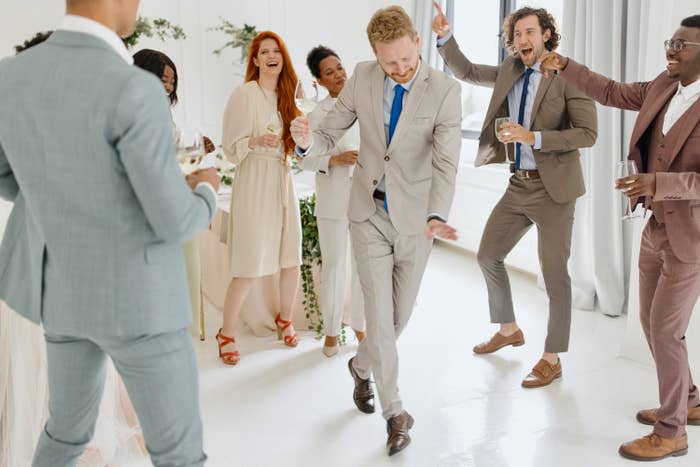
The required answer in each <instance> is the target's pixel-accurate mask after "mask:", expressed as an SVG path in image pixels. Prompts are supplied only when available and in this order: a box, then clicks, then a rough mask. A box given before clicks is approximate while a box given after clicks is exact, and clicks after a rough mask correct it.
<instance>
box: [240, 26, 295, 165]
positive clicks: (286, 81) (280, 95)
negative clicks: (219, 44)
mask: <svg viewBox="0 0 700 467" xmlns="http://www.w3.org/2000/svg"><path fill="white" fill-rule="evenodd" d="M265 39H272V40H274V41H275V42H277V45H278V46H279V48H280V54H281V55H282V61H283V63H284V64H283V65H282V72H281V73H280V76H279V80H278V81H277V110H279V113H280V115H281V116H282V127H283V129H282V141H283V144H284V153H285V155H289V154H291V153H293V152H294V146H295V143H294V140H293V139H292V134H291V133H290V130H289V125H290V124H291V123H292V120H294V119H295V118H296V117H298V116H299V115H301V112H300V111H299V109H297V107H296V104H295V103H294V90H295V89H296V86H297V73H296V71H294V65H293V64H292V59H291V57H290V56H289V51H288V50H287V46H286V45H285V43H284V41H283V40H282V38H281V37H280V36H279V35H277V34H275V33H274V32H272V31H262V32H261V33H259V34H258V35H257V36H255V37H254V38H253V41H252V42H251V43H250V47H249V48H248V65H247V67H246V72H245V82H246V83H247V82H248V81H257V80H258V79H259V78H260V68H258V67H257V66H256V65H255V63H254V62H253V60H254V59H255V58H257V56H258V52H259V51H260V45H261V43H262V41H264V40H265ZM285 157H286V156H285Z"/></svg>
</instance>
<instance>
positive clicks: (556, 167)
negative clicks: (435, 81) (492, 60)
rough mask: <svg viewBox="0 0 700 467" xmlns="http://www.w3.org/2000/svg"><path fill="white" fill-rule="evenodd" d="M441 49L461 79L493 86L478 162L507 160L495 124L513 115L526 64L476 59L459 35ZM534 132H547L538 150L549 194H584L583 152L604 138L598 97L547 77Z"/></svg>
mask: <svg viewBox="0 0 700 467" xmlns="http://www.w3.org/2000/svg"><path fill="white" fill-rule="evenodd" d="M438 51H439V52H440V55H442V58H443V59H444V60H445V63H446V64H447V66H448V67H450V70H451V71H452V73H453V74H454V75H455V77H456V78H458V79H460V80H462V81H466V82H468V83H471V84H476V85H479V86H486V87H491V88H493V96H492V97H491V102H490V103H489V108H488V110H487V111H486V118H484V125H483V127H482V129H481V136H480V137H479V152H478V154H477V156H476V162H475V165H476V166H477V167H479V166H481V165H484V164H492V163H498V162H505V160H506V154H505V146H504V145H503V144H501V143H500V142H498V140H497V139H496V134H495V133H494V124H495V121H496V118H497V117H507V116H508V114H509V111H508V93H509V92H510V90H511V89H512V88H513V85H514V84H515V82H516V81H517V80H518V79H519V78H520V77H521V76H522V75H523V73H525V65H524V64H523V62H522V61H521V60H520V59H519V58H517V57H508V58H506V59H505V60H504V61H503V63H501V64H500V65H499V66H492V65H478V64H475V63H472V62H470V61H469V59H468V58H467V57H466V56H465V55H464V54H463V53H462V52H461V51H460V50H459V46H458V45H457V41H456V40H455V38H454V37H452V38H450V39H449V40H448V41H447V42H446V43H445V44H444V45H443V46H442V47H438ZM530 131H539V132H541V133H542V147H541V148H540V149H535V148H533V149H532V152H533V154H534V156H535V162H536V163H537V169H538V170H539V172H540V177H541V178H542V183H543V184H544V187H545V189H546V190H547V193H548V194H549V196H550V197H551V198H552V199H553V200H554V201H555V202H557V203H569V202H571V201H573V200H575V199H576V198H578V197H579V196H581V195H583V194H584V193H585V192H586V188H585V186H584V184H583V173H582V171H581V163H580V162H579V159H580V154H579V151H578V150H579V149H580V148H586V147H590V146H593V144H594V143H595V140H596V137H597V136H598V121H597V115H596V110H595V104H594V103H593V101H592V100H591V99H589V98H588V97H586V96H585V95H584V94H583V93H582V92H581V91H579V90H578V89H576V88H575V87H574V86H571V85H568V84H567V83H566V81H564V80H563V79H561V78H559V77H558V76H556V75H553V74H550V75H549V78H545V77H544V76H543V77H542V81H540V86H539V88H538V89H537V94H536V95H535V101H534V102H533V105H532V118H531V121H530ZM513 155H514V151H510V156H511V157H513Z"/></svg>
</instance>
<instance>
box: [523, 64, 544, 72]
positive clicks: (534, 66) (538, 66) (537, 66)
mask: <svg viewBox="0 0 700 467" xmlns="http://www.w3.org/2000/svg"><path fill="white" fill-rule="evenodd" d="M528 68H532V71H536V72H537V73H541V71H540V62H535V64H534V65H532V66H526V67H525V69H526V70H527V69H528Z"/></svg>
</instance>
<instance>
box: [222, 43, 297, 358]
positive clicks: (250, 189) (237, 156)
mask: <svg viewBox="0 0 700 467" xmlns="http://www.w3.org/2000/svg"><path fill="white" fill-rule="evenodd" d="M296 82H297V77H296V73H295V72H294V68H293V66H292V63H291V60H290V58H289V53H288V52H287V48H286V46H285V45H284V42H283V41H282V39H281V38H280V37H279V36H278V35H277V34H275V33H273V32H270V31H264V32H261V33H260V34H258V35H257V36H256V37H255V38H254V39H253V42H252V43H251V45H250V49H249V52H248V66H247V70H246V78H245V83H244V84H242V85H241V86H239V87H238V88H236V89H235V90H234V91H233V93H231V97H230V98H229V101H228V104H227V106H226V110H225V112H224V122H223V144H222V147H223V151H224V154H225V155H226V157H227V158H228V159H229V160H230V161H231V162H233V163H234V164H236V174H235V176H234V180H233V187H232V193H231V215H230V218H229V229H228V255H229V258H228V259H229V271H230V275H231V282H230V284H229V286H228V290H227V291H226V298H225V300H224V320H223V321H224V322H223V326H222V328H221V329H220V330H219V333H218V334H217V343H218V345H219V355H220V357H221V359H222V361H223V362H224V363H226V364H229V365H235V364H237V363H238V361H239V360H240V353H239V352H238V350H237V349H236V345H235V338H234V336H235V334H236V325H237V321H238V316H239V314H240V311H241V307H242V305H243V303H244V302H245V299H246V297H247V296H248V293H249V292H250V289H251V287H252V286H253V284H254V283H255V280H256V279H258V278H260V277H264V276H268V275H271V274H275V273H277V272H279V273H280V302H281V303H280V310H279V312H278V313H277V316H276V317H275V324H276V326H277V331H278V337H279V338H280V339H282V338H284V343H285V344H286V345H288V346H290V347H295V346H296V345H297V336H296V333H295V332H294V327H293V326H292V322H291V315H292V305H293V304H294V300H295V298H296V293H297V288H298V286H299V274H300V269H299V266H300V265H301V221H300V217H299V203H298V200H297V196H296V192H295V190H294V183H293V180H292V175H291V171H290V164H289V158H290V157H291V155H292V153H293V150H294V142H293V141H292V137H291V135H290V133H289V123H290V122H291V121H292V120H293V119H294V118H295V117H297V116H298V115H299V111H298V110H297V109H296V107H295V104H294V90H295V86H296Z"/></svg>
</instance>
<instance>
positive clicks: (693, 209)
mask: <svg viewBox="0 0 700 467" xmlns="http://www.w3.org/2000/svg"><path fill="white" fill-rule="evenodd" d="M690 215H691V216H693V217H694V218H696V219H700V204H693V205H691V206H690Z"/></svg>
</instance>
